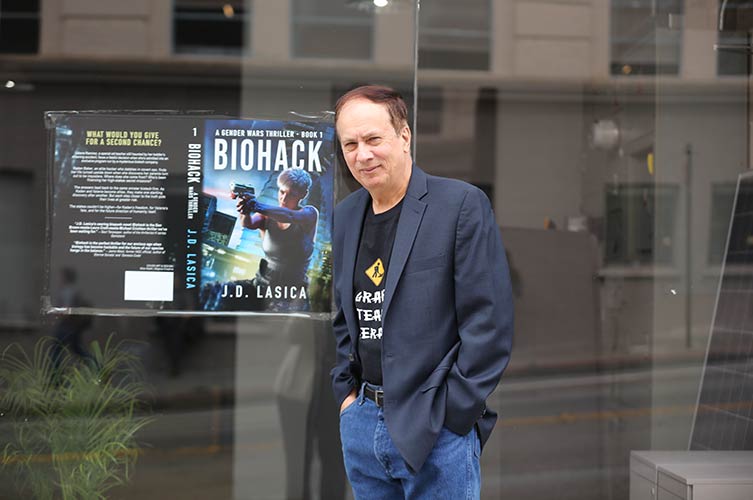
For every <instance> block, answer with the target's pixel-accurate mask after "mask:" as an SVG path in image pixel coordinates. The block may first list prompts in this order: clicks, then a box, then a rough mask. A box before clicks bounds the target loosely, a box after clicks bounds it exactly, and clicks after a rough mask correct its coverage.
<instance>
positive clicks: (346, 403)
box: [340, 389, 358, 414]
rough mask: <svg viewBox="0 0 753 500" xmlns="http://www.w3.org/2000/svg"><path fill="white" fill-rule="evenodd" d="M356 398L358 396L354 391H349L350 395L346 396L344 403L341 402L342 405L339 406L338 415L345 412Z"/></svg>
mask: <svg viewBox="0 0 753 500" xmlns="http://www.w3.org/2000/svg"><path fill="white" fill-rule="evenodd" d="M357 397H358V395H357V394H356V390H355V389H353V390H352V391H350V394H348V396H347V397H346V398H345V401H343V404H341V405H340V414H342V412H344V411H345V408H347V407H348V406H350V405H352V404H353V403H355V402H356V398H357Z"/></svg>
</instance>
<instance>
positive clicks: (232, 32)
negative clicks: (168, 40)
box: [173, 0, 251, 54]
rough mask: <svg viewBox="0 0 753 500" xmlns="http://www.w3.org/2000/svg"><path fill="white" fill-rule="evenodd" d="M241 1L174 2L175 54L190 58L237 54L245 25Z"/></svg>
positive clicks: (184, 0)
mask: <svg viewBox="0 0 753 500" xmlns="http://www.w3.org/2000/svg"><path fill="white" fill-rule="evenodd" d="M247 5H249V6H250V5H251V2H244V1H243V0H234V1H230V2H228V1H225V0H176V1H175V4H174V7H173V8H174V18H173V30H174V31H173V36H174V40H173V43H174V47H175V52H178V53H190V54H240V52H241V49H242V48H243V37H244V29H245V26H244V24H245V22H246V21H247V19H248V15H247V11H246V6H247Z"/></svg>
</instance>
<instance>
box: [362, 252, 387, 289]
mask: <svg viewBox="0 0 753 500" xmlns="http://www.w3.org/2000/svg"><path fill="white" fill-rule="evenodd" d="M384 272H385V271H384V264H382V259H377V260H376V261H375V262H374V263H373V264H371V265H370V266H369V268H368V269H367V270H365V271H364V273H366V276H368V277H369V279H370V280H371V282H372V283H374V284H375V285H376V286H379V283H381V282H382V278H384Z"/></svg>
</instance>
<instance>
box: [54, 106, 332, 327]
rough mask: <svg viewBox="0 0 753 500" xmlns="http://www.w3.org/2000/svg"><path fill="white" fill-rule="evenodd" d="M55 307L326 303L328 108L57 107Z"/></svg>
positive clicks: (257, 308) (257, 307)
mask: <svg viewBox="0 0 753 500" xmlns="http://www.w3.org/2000/svg"><path fill="white" fill-rule="evenodd" d="M47 123H48V128H49V130H50V132H49V143H50V168H49V173H50V179H49V190H48V192H49V200H48V202H49V205H50V207H49V216H48V231H47V233H48V245H49V262H48V282H47V294H46V300H47V301H48V307H47V309H48V311H57V312H60V311H64V310H71V311H75V310H77V309H78V310H83V309H85V310H87V311H90V312H94V313H96V312H98V311H100V312H101V311H107V312H112V313H114V314H117V313H119V312H122V313H129V312H141V313H144V314H149V313H151V312H167V311H172V312H179V313H206V314H222V313H228V314H230V313H232V314H238V313H243V312H252V313H328V312H330V310H331V283H332V263H331V248H332V246H331V229H332V213H333V203H334V196H333V184H334V182H333V177H334V175H333V174H334V172H333V167H334V161H335V155H334V140H335V132H334V126H333V125H332V123H331V120H328V121H298V120H291V121H272V120H238V119H219V118H209V117H207V116H206V115H203V116H202V115H181V114H169V113H161V114H156V113H117V112H48V113H47Z"/></svg>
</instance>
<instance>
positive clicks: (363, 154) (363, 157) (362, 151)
mask: <svg viewBox="0 0 753 500" xmlns="http://www.w3.org/2000/svg"><path fill="white" fill-rule="evenodd" d="M373 156H374V155H373V154H372V152H371V148H369V146H368V145H366V144H359V145H358V151H357V153H356V160H357V161H360V162H364V161H368V160H370V159H371V158H372V157H373Z"/></svg>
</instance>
